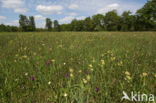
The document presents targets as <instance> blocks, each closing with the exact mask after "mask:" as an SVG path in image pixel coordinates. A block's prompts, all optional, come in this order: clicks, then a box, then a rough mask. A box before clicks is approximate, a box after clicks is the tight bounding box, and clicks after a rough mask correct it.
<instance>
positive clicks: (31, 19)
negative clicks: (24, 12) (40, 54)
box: [29, 16, 36, 31]
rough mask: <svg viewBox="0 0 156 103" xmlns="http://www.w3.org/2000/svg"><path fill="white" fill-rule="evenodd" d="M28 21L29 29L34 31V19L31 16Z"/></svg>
mask: <svg viewBox="0 0 156 103" xmlns="http://www.w3.org/2000/svg"><path fill="white" fill-rule="evenodd" d="M29 20H30V28H31V31H35V30H36V25H35V20H34V17H33V16H30V17H29Z"/></svg>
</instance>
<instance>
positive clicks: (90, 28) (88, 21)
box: [84, 17, 95, 31]
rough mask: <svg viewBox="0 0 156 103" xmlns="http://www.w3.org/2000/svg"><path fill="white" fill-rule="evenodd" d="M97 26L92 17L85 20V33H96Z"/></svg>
mask: <svg viewBox="0 0 156 103" xmlns="http://www.w3.org/2000/svg"><path fill="white" fill-rule="evenodd" d="M94 28H95V25H94V22H93V20H92V19H91V18H90V17H87V18H86V19H85V20H84V31H94Z"/></svg>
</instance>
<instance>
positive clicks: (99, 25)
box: [0, 0, 156, 32]
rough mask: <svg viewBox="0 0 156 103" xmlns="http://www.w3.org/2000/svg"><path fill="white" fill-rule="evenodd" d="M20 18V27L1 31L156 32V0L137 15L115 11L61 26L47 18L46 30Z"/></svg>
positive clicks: (31, 21) (8, 27)
mask: <svg viewBox="0 0 156 103" xmlns="http://www.w3.org/2000/svg"><path fill="white" fill-rule="evenodd" d="M19 18H20V19H19V25H20V26H19V27H15V26H5V25H3V24H1V25H0V31H10V32H14V31H24V32H27V31H156V0H148V1H147V3H146V4H145V5H144V6H143V7H142V8H141V9H139V10H137V12H136V13H135V14H132V13H131V12H130V11H124V12H123V13H122V14H121V15H119V14H118V13H117V11H116V10H113V11H109V12H107V13H106V14H105V15H102V14H97V15H93V16H92V17H87V18H85V19H84V20H77V19H74V20H72V22H71V23H69V24H61V25H60V24H59V22H58V21H57V20H54V21H52V20H51V19H50V18H46V20H45V22H46V25H45V28H44V29H39V28H36V25H35V19H34V17H33V16H30V17H27V16H25V15H20V16H19Z"/></svg>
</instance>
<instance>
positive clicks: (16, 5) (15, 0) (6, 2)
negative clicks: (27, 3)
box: [1, 0, 27, 13]
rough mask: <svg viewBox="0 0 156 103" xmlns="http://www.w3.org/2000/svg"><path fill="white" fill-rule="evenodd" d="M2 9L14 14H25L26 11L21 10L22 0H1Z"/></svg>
mask: <svg viewBox="0 0 156 103" xmlns="http://www.w3.org/2000/svg"><path fill="white" fill-rule="evenodd" d="M1 3H2V7H4V8H9V9H13V10H14V12H15V13H26V12H27V9H26V8H23V5H24V1H23V0H1Z"/></svg>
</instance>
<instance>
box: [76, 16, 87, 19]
mask: <svg viewBox="0 0 156 103" xmlns="http://www.w3.org/2000/svg"><path fill="white" fill-rule="evenodd" d="M85 18H86V17H85V16H79V17H76V19H77V20H84V19H85Z"/></svg>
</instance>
